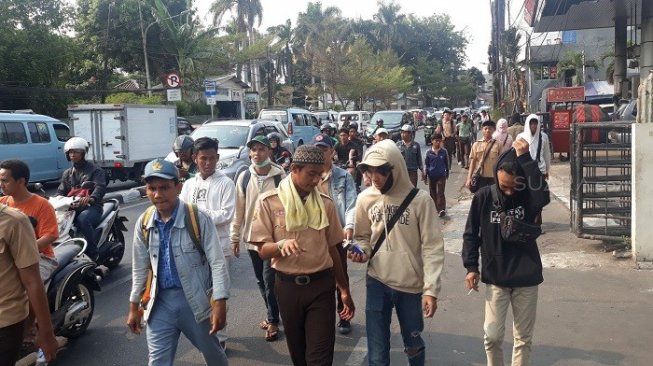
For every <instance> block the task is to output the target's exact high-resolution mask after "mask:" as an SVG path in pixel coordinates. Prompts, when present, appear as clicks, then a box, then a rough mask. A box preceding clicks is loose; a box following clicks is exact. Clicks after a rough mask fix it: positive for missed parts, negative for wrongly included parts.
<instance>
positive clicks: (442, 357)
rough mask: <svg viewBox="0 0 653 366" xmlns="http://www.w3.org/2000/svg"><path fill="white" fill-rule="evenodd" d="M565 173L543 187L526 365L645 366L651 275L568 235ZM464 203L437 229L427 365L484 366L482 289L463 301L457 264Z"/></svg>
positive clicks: (466, 199)
mask: <svg viewBox="0 0 653 366" xmlns="http://www.w3.org/2000/svg"><path fill="white" fill-rule="evenodd" d="M453 173H456V172H455V171H454V172H453ZM568 174H569V165H568V163H567V164H564V163H560V164H556V165H554V168H553V169H552V174H551V178H550V180H549V182H550V189H551V192H552V201H551V203H550V204H549V205H548V206H547V207H546V208H545V209H544V212H543V219H544V224H543V229H544V231H545V234H544V235H542V236H541V237H540V239H538V245H539V248H540V252H541V253H542V260H543V264H544V267H545V270H544V279H545V282H544V283H543V284H542V285H541V286H540V297H539V305H538V320H537V323H536V329H535V337H534V341H533V353H532V358H531V365H574V366H576V365H649V364H651V360H650V356H651V352H650V335H651V333H650V330H651V329H653V317H652V316H651V303H653V272H651V271H638V270H636V269H634V266H635V265H634V263H633V262H632V261H631V260H616V259H614V258H613V257H612V255H611V254H610V253H606V252H605V251H604V250H603V248H602V245H601V242H599V241H592V240H585V239H579V238H577V237H576V236H575V235H574V234H573V233H571V232H570V225H569V217H570V213H569V208H568V202H569V199H568V197H569V185H568V184H569V183H568V182H569V178H568V176H569V175H568ZM450 181H451V183H454V180H453V179H451V180H450ZM456 181H458V180H456ZM451 188H453V189H455V188H454V187H451ZM447 189H449V187H447ZM461 192H463V190H461ZM553 196H555V199H554V197H553ZM470 203H471V197H470V196H469V195H464V194H463V195H462V197H461V199H460V200H459V201H458V203H456V204H454V205H453V206H452V207H451V208H450V209H449V210H448V219H447V220H446V221H445V224H444V227H443V235H444V240H445V250H446V251H447V256H446V259H445V272H444V275H443V279H442V281H443V291H442V293H441V297H440V299H439V301H438V306H439V308H438V312H437V314H436V317H435V318H434V319H433V320H427V321H426V324H425V332H424V333H425V334H424V336H425V339H426V340H427V343H428V344H427V360H428V361H427V364H428V365H484V364H485V363H486V361H485V352H484V348H483V318H484V313H483V309H484V301H483V299H484V296H483V291H484V290H485V287H484V286H481V293H473V294H471V295H469V296H467V290H465V289H464V286H463V279H464V277H465V269H464V268H463V266H462V260H461V258H460V251H461V249H462V233H463V231H464V226H465V221H466V219H467V213H468V211H469V206H470ZM510 322H511V318H509V320H508V322H507V326H506V338H505V341H506V342H505V343H504V353H505V357H506V364H510V362H509V359H510V355H511V348H512V332H511V326H510ZM395 338H396V342H395V343H393V346H394V345H395V344H396V345H400V344H401V341H400V338H399V337H396V336H395ZM394 351H395V348H393V352H394ZM396 351H397V357H396V358H395V357H394V356H393V358H392V364H402V363H405V361H403V358H402V357H403V355H402V354H401V351H402V350H401V349H400V348H398V349H397V350H396ZM400 356H402V357H400Z"/></svg>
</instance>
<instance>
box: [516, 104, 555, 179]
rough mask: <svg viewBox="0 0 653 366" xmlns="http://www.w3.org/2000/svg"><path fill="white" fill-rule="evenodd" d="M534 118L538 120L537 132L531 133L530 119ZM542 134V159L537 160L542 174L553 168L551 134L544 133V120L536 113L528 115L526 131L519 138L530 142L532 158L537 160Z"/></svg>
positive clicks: (529, 147)
mask: <svg viewBox="0 0 653 366" xmlns="http://www.w3.org/2000/svg"><path fill="white" fill-rule="evenodd" d="M532 119H536V120H537V129H536V130H535V134H531V128H530V125H529V124H530V121H531V120H532ZM540 135H542V150H541V151H540V160H539V161H538V162H537V166H538V167H539V168H540V172H542V174H549V169H550V168H551V149H550V148H549V136H548V135H547V134H546V133H542V122H540V119H539V118H538V117H537V115H536V114H531V115H529V116H528V117H526V124H525V125H524V132H522V133H520V134H519V135H517V139H520V138H523V139H524V140H526V142H528V144H529V146H528V149H529V151H530V152H531V158H533V160H537V159H536V158H537V150H538V145H539V142H540Z"/></svg>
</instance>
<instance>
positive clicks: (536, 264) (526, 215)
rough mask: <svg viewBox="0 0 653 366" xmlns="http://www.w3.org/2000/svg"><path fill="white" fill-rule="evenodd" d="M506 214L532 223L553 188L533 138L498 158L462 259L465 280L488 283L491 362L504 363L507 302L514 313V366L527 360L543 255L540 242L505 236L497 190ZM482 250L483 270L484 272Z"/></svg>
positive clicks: (474, 212)
mask: <svg viewBox="0 0 653 366" xmlns="http://www.w3.org/2000/svg"><path fill="white" fill-rule="evenodd" d="M493 189H494V190H496V191H495V192H496V197H497V199H498V201H499V202H497V203H498V204H500V205H501V208H502V209H503V211H504V212H505V213H506V214H507V215H512V216H514V217H515V218H516V219H520V220H524V221H526V222H529V223H534V222H535V217H536V216H537V215H538V214H539V213H540V212H541V211H542V208H543V207H544V206H546V205H547V204H548V203H549V201H550V198H549V190H548V186H547V184H546V181H545V180H544V177H543V176H542V173H541V172H540V170H539V169H538V167H537V162H535V161H533V159H532V158H531V156H530V154H529V150H528V143H527V142H526V141H525V140H523V139H518V140H517V141H515V142H514V143H513V149H510V150H508V151H507V152H505V153H504V154H503V155H501V156H500V157H499V159H498V160H497V164H496V167H495V184H493V185H490V186H486V187H482V188H481V189H479V190H478V191H477V192H476V194H475V195H474V198H473V199H472V204H471V207H470V209H469V216H468V217H467V224H466V226H465V233H464V235H463V254H462V258H463V264H464V266H465V268H466V269H467V276H466V277H465V285H466V287H467V288H468V289H470V293H471V291H472V290H475V291H478V281H479V277H480V280H481V281H482V282H483V283H485V284H486V293H485V324H484V325H483V328H484V330H485V352H486V355H487V364H488V365H489V366H496V365H503V350H502V344H503V337H504V332H505V321H506V314H507V312H508V306H512V312H513V316H514V324H513V329H514V348H513V354H512V365H527V364H528V359H529V355H530V350H531V342H532V341H531V340H532V336H533V330H534V328H535V314H536V308H537V294H538V285H539V284H540V283H542V282H543V281H544V278H543V277H542V260H541V258H540V252H539V250H538V248H537V243H536V242H535V240H533V242H532V243H529V244H516V243H511V242H506V241H505V240H503V239H502V237H501V234H500V231H499V230H500V225H499V221H500V218H499V212H497V210H496V209H495V203H494V200H493V195H492V190H493ZM479 250H480V253H481V254H482V272H481V273H480V274H479V263H478V259H479Z"/></svg>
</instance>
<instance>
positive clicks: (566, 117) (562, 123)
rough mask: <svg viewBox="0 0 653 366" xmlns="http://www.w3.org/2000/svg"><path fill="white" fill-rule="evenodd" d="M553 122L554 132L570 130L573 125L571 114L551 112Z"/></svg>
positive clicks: (567, 112)
mask: <svg viewBox="0 0 653 366" xmlns="http://www.w3.org/2000/svg"><path fill="white" fill-rule="evenodd" d="M551 117H552V120H553V123H552V127H553V129H554V130H569V125H570V124H571V112H570V111H567V110H564V111H551Z"/></svg>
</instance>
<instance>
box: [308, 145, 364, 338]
mask: <svg viewBox="0 0 653 366" xmlns="http://www.w3.org/2000/svg"><path fill="white" fill-rule="evenodd" d="M313 145H315V146H317V147H319V148H320V149H321V150H322V152H323V153H324V173H323V174H322V180H320V183H319V184H318V185H317V190H318V191H320V192H321V193H324V194H326V195H327V196H329V197H331V199H332V200H333V203H335V205H336V211H337V213H338V219H340V224H341V225H342V227H343V229H344V234H345V240H351V239H352V238H353V237H354V209H355V208H356V196H357V194H358V193H357V187H356V184H355V182H354V179H353V178H352V176H351V174H349V173H348V172H347V171H346V170H344V169H342V168H340V167H337V166H335V165H334V164H333V156H334V151H335V150H334V148H333V144H332V143H331V141H329V139H327V135H322V134H320V135H316V136H315V137H313ZM337 249H338V254H340V262H341V263H342V270H343V272H345V278H346V279H347V282H348V283H349V275H348V274H347V250H346V249H345V248H344V247H343V246H342V245H338V246H337ZM336 292H337V295H338V296H336V299H337V300H338V303H337V310H338V313H340V312H341V311H342V309H343V304H342V300H341V299H340V290H336ZM338 331H339V332H340V334H348V333H349V332H351V323H350V322H349V321H348V320H344V319H340V321H338Z"/></svg>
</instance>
